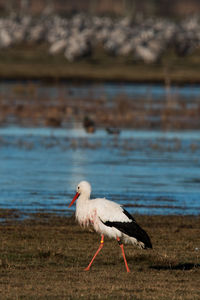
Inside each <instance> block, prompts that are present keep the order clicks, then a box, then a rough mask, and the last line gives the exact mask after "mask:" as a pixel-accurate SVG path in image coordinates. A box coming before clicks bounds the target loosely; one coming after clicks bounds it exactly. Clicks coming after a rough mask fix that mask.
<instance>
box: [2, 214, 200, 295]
mask: <svg viewBox="0 0 200 300" xmlns="http://www.w3.org/2000/svg"><path fill="white" fill-rule="evenodd" d="M19 216H20V213H19V212H18V211H16V210H15V211H11V210H7V211H5V210H1V212H0V217H1V221H2V222H1V224H0V232H1V251H0V278H1V279H0V290H1V297H2V298H3V299H22V298H23V299H36V298H37V299H47V298H48V299H55V298H56V299H80V298H81V297H82V298H83V299H124V298H126V299H172V298H173V299H198V298H199V297H200V292H199V284H200V279H199V278H200V265H199V253H200V252H199V251H200V239H199V221H200V219H199V217H190V216H185V217H183V216H140V215H138V216H136V217H135V218H136V220H137V222H138V223H139V224H140V225H141V226H142V227H143V228H144V229H145V230H147V231H148V233H149V235H150V237H151V240H152V243H153V250H152V251H144V250H139V249H136V248H134V247H133V246H131V245H126V246H125V251H126V255H127V260H128V263H129V267H130V269H131V273H130V274H127V273H126V272H125V267H124V262H123V258H122V257H121V253H120V249H119V247H118V245H117V243H116V241H114V240H109V239H106V240H105V246H104V249H103V250H102V252H101V253H100V254H99V256H98V257H97V259H96V261H95V262H94V265H93V268H92V269H91V271H90V272H84V271H83V269H84V267H85V266H87V264H88V262H89V261H90V259H91V257H92V255H93V253H94V252H95V251H96V249H97V247H98V245H99V236H98V235H97V234H96V233H92V232H89V231H83V230H82V229H81V228H80V227H79V226H78V225H77V224H76V223H75V221H74V217H71V218H67V217H62V216H56V215H54V214H46V213H41V214H33V215H29V217H28V218H26V219H24V220H21V219H20V218H19Z"/></svg>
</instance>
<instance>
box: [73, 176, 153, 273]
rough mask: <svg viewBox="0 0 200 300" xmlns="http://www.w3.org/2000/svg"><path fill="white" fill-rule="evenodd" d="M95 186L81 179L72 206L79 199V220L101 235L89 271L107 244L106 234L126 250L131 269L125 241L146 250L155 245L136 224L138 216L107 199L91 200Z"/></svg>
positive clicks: (77, 211) (87, 269) (77, 208)
mask: <svg viewBox="0 0 200 300" xmlns="http://www.w3.org/2000/svg"><path fill="white" fill-rule="evenodd" d="M90 194H91V186H90V184H89V182H87V181H81V182H80V183H79V184H78V186H77V189H76V195H75V196H74V198H73V200H72V201H71V203H70V205H69V207H70V206H72V204H73V203H74V202H75V200H76V199H77V202H76V219H77V220H78V222H79V224H80V225H82V226H89V225H92V226H93V227H94V230H95V231H96V232H98V233H100V234H101V243H100V246H99V248H98V250H97V252H96V253H95V255H94V257H93V258H92V260H91V262H90V263H89V265H88V267H87V268H86V269H85V271H89V269H90V267H91V265H92V263H93V261H94V259H95V258H96V256H97V254H98V253H99V251H100V250H101V249H102V248H103V245H104V235H106V236H108V237H110V238H115V239H117V241H118V243H119V246H120V247H121V250H122V255H123V258H124V262H125V266H126V270H127V272H130V270H129V267H128V264H127V261H126V257H125V253H124V248H123V243H122V242H124V243H131V244H136V245H137V246H139V247H140V248H142V249H146V248H152V244H151V241H150V238H149V236H148V234H147V233H146V232H145V231H144V230H143V229H142V228H141V227H140V226H139V225H138V224H137V223H136V221H135V219H134V218H133V217H132V216H131V215H130V214H129V213H128V212H127V211H126V210H125V209H124V208H123V207H122V206H121V205H119V204H117V203H115V202H113V201H109V200H107V199H105V198H102V199H101V198H97V199H90Z"/></svg>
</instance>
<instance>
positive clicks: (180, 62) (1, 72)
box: [0, 44, 200, 83]
mask: <svg viewBox="0 0 200 300" xmlns="http://www.w3.org/2000/svg"><path fill="white" fill-rule="evenodd" d="M199 53H200V50H199V49H197V50H196V51H194V52H193V53H192V54H190V55H187V56H185V57H178V56H177V55H176V54H175V52H174V51H173V49H172V50H170V51H168V52H167V53H165V54H164V55H163V57H162V59H161V60H160V62H159V63H157V64H149V65H147V64H144V63H142V62H136V61H135V60H134V59H133V58H132V57H131V56H129V57H114V56H111V55H108V54H106V53H105V52H104V51H103V49H102V47H101V46H100V47H97V48H96V49H95V51H94V53H93V54H92V57H90V58H84V59H81V60H79V61H77V62H73V63H69V62H67V60H66V59H65V57H64V55H63V53H61V54H59V55H56V56H51V55H50V54H48V45H46V44H38V45H32V44H29V45H27V44H26V45H17V46H14V47H12V48H9V49H1V50H0V78H1V79H50V80H59V79H70V80H93V81H134V82H162V83H163V82H168V81H170V82H172V83H195V82H199V81H200V79H199V78H200V76H199V75H200V73H199V70H200V55H199Z"/></svg>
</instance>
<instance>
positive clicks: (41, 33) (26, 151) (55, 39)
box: [0, 0, 200, 216]
mask: <svg viewBox="0 0 200 300" xmlns="http://www.w3.org/2000/svg"><path fill="white" fill-rule="evenodd" d="M0 178H1V179H0V190H1V193H0V205H1V208H3V209H12V210H15V209H17V210H20V211H21V212H22V213H23V216H26V215H28V214H29V213H32V212H40V211H47V212H57V213H59V214H70V213H71V211H69V210H67V208H66V205H67V204H68V203H69V202H70V200H71V197H72V196H73V193H74V190H75V186H76V185H77V184H78V183H79V181H80V180H89V181H90V182H91V184H92V187H93V195H92V196H93V197H104V196H105V197H107V198H109V199H112V200H114V201H118V202H119V203H121V204H123V205H125V206H126V207H127V209H128V210H129V211H130V212H131V213H139V214H192V215H196V214H199V212H200V184H199V183H200V1H199V0H190V1H186V0H174V1H169V0H160V1H158V0H157V1H155V0H148V1H147V0H146V1H139V0H115V1H113V0H106V1H105V0H99V1H96V0H93V1H92V0H84V1H81V0H74V1H70V0H68V1H67V0H65V1H63V0H56V1H54V0H49V1H47V0H44V1H42V0H40V1H37V0H34V1H33V0H32V1H31V0H21V1H20V0H7V1H3V0H0Z"/></svg>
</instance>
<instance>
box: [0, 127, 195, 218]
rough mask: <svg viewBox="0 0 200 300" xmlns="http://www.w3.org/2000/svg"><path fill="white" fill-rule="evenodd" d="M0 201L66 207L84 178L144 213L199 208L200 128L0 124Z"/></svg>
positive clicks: (98, 193) (96, 193) (99, 192)
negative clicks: (113, 130) (110, 130)
mask: <svg viewBox="0 0 200 300" xmlns="http://www.w3.org/2000/svg"><path fill="white" fill-rule="evenodd" d="M0 166H1V168H0V178H1V180H0V191H1V193H0V206H1V208H17V209H20V210H22V211H27V212H33V211H38V210H45V211H57V212H59V213H67V214H70V213H71V211H72V210H73V209H74V208H72V210H68V209H67V204H69V202H70V200H71V198H72V197H73V195H74V191H75V186H76V184H77V183H78V182H79V181H80V180H83V179H84V180H89V181H90V182H91V184H92V187H93V192H92V196H93V197H107V198H109V199H112V200H114V201H117V202H118V203H121V204H123V205H125V206H126V207H127V209H128V210H129V211H130V212H131V213H139V214H193V215H197V214H199V213H200V132H198V131H188V132H162V131H134V130H123V131H122V132H121V134H120V136H119V137H112V136H110V135H107V133H106V132H105V131H104V130H97V132H96V133H95V134H94V135H89V134H87V133H85V131H84V130H83V129H82V128H78V129H50V128H19V127H11V128H1V129H0Z"/></svg>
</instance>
